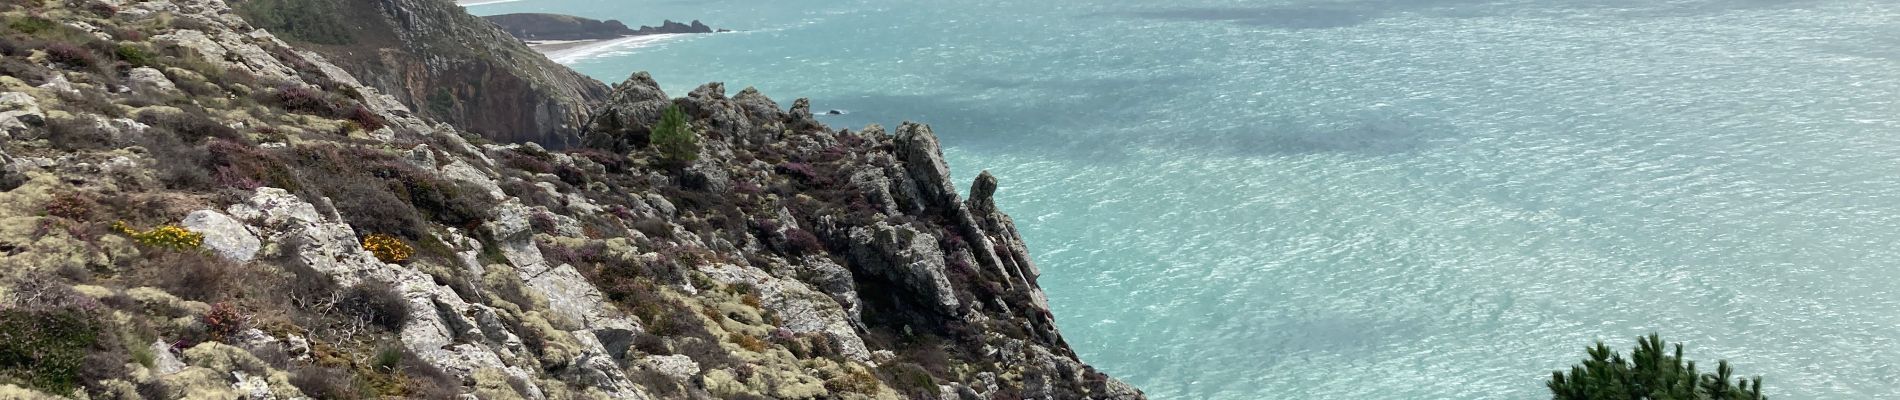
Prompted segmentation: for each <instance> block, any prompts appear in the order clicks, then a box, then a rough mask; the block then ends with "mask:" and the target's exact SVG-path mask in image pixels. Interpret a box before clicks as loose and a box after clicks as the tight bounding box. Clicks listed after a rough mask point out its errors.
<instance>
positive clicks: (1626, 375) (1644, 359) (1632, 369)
mask: <svg viewBox="0 0 1900 400" xmlns="http://www.w3.org/2000/svg"><path fill="white" fill-rule="evenodd" d="M1585 350H1586V352H1588V353H1589V354H1590V358H1589V359H1586V360H1583V364H1580V365H1577V366H1573V367H1571V368H1570V371H1569V372H1568V373H1565V371H1556V372H1552V373H1551V377H1550V380H1549V381H1547V382H1545V384H1546V385H1547V386H1549V387H1550V392H1551V395H1552V398H1553V399H1556V400H1638V399H1696V400H1763V399H1766V397H1762V395H1761V377H1755V379H1754V381H1753V382H1749V381H1747V380H1740V379H1735V380H1731V375H1733V374H1734V370H1733V369H1731V368H1729V365H1728V361H1727V360H1723V361H1720V362H1718V364H1717V366H1716V370H1715V371H1716V372H1714V373H1699V372H1697V371H1696V365H1695V362H1694V361H1688V360H1685V359H1683V358H1682V345H1681V344H1677V345H1676V346H1675V352H1674V353H1673V354H1672V353H1669V350H1668V347H1667V345H1666V344H1665V343H1663V340H1662V338H1661V337H1659V336H1657V335H1656V334H1653V333H1652V334H1650V335H1649V337H1646V338H1637V347H1636V349H1635V351H1634V352H1632V353H1630V358H1628V359H1624V358H1623V356H1622V355H1621V354H1617V353H1616V351H1613V350H1610V348H1609V346H1605V345H1603V342H1597V345H1596V347H1591V348H1586V349H1585Z"/></svg>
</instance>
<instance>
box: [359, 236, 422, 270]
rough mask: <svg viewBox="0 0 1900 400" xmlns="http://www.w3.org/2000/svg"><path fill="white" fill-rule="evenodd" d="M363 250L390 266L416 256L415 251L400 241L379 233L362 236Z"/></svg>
mask: <svg viewBox="0 0 1900 400" xmlns="http://www.w3.org/2000/svg"><path fill="white" fill-rule="evenodd" d="M363 249H364V250H369V253H370V254H374V255H376V259H378V260H382V261H383V262H386V263H391V264H394V263H400V262H403V261H409V257H410V256H414V255H415V254H416V249H415V248H413V247H409V244H408V243H403V242H402V239H397V238H396V237H395V236H390V235H386V234H381V233H372V234H370V235H369V236H364V237H363Z"/></svg>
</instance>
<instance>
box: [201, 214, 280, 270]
mask: <svg viewBox="0 0 1900 400" xmlns="http://www.w3.org/2000/svg"><path fill="white" fill-rule="evenodd" d="M182 225H184V226H185V229H190V230H191V231H192V232H198V233H201V234H204V235H205V236H204V246H205V247H206V248H209V249H211V250H212V251H216V252H218V255H221V256H224V258H228V259H231V260H232V261H238V262H244V261H250V260H251V258H253V257H255V256H257V250H258V249H259V248H261V247H263V243H261V242H259V241H258V240H257V235H255V234H252V233H251V228H250V227H248V226H245V225H244V223H242V222H238V221H237V220H235V219H231V217H230V216H226V215H224V213H220V212H217V211H212V210H198V211H192V212H191V214H188V215H186V216H185V221H184V222H183V223H182Z"/></svg>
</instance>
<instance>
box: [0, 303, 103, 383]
mask: <svg viewBox="0 0 1900 400" xmlns="http://www.w3.org/2000/svg"><path fill="white" fill-rule="evenodd" d="M99 331H100V329H99V327H98V325H97V323H96V322H95V321H94V320H93V317H92V316H91V315H88V314H87V313H85V312H83V311H80V310H78V309H71V308H66V309H52V310H26V309H18V308H15V309H6V310H0V382H14V383H20V384H22V386H26V387H29V388H33V389H38V390H41V391H45V392H48V393H71V392H72V391H73V389H74V388H77V387H78V386H79V384H80V375H81V373H82V372H83V370H84V366H85V361H86V353H87V351H86V350H87V349H88V348H90V347H92V345H93V343H94V342H96V341H98V340H99V336H100V335H99V333H100V332H99Z"/></svg>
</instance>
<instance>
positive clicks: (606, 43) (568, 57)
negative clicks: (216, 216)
mask: <svg viewBox="0 0 1900 400" xmlns="http://www.w3.org/2000/svg"><path fill="white" fill-rule="evenodd" d="M681 35H683V34H677V33H675V34H662V35H640V36H627V37H621V38H614V39H598V40H530V41H528V48H531V49H534V51H538V52H541V54H542V55H546V56H548V59H552V60H554V62H558V63H569V62H574V61H578V60H581V59H585V58H588V57H593V56H595V55H600V54H605V53H609V52H613V51H622V50H629V49H637V48H641V47H646V46H649V45H652V44H654V43H658V42H660V41H664V40H667V39H671V38H675V37H679V36H681Z"/></svg>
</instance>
